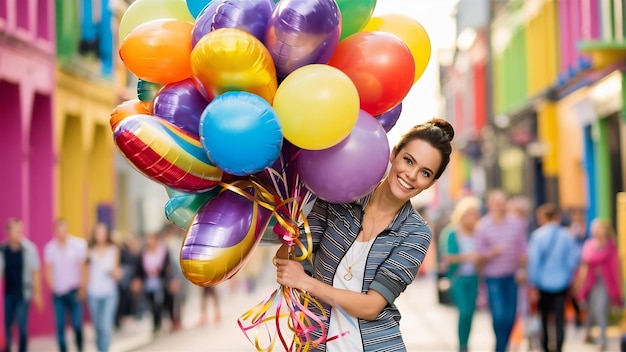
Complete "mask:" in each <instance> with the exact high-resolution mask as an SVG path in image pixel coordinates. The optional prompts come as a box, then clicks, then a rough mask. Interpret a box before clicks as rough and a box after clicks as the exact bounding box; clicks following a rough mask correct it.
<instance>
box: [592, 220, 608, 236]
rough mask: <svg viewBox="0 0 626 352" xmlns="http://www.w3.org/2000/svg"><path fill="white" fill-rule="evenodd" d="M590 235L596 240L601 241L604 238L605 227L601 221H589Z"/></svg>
mask: <svg viewBox="0 0 626 352" xmlns="http://www.w3.org/2000/svg"><path fill="white" fill-rule="evenodd" d="M591 237H593V238H595V239H596V240H598V241H602V240H604V239H605V238H606V229H605V228H604V226H602V224H601V223H599V222H597V221H594V222H592V223H591Z"/></svg>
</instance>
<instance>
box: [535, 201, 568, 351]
mask: <svg viewBox="0 0 626 352" xmlns="http://www.w3.org/2000/svg"><path fill="white" fill-rule="evenodd" d="M536 213H537V220H538V222H539V225H540V227H539V228H537V229H536V230H535V231H533V232H532V234H531V236H530V242H529V244H528V282H529V284H530V285H531V286H532V287H533V288H534V289H535V293H536V294H533V295H532V296H533V299H538V300H539V301H538V302H537V303H538V307H539V313H540V315H541V323H542V332H543V334H542V346H543V350H544V351H546V352H547V351H557V352H560V351H561V349H562V347H563V341H564V339H565V301H566V298H567V292H568V288H569V286H570V284H571V283H572V281H573V279H574V272H575V271H576V268H577V267H578V263H579V260H580V250H579V249H578V245H577V244H576V241H575V240H574V238H573V237H572V235H571V234H570V233H569V231H568V230H567V229H566V228H564V227H562V226H561V225H560V221H561V215H560V212H559V210H558V208H557V207H556V206H555V205H554V204H550V203H548V204H544V205H542V206H540V207H539V208H537V212H536ZM551 315H554V322H555V324H556V349H553V350H551V349H549V346H550V345H551V344H550V343H549V340H548V339H549V334H548V321H550V320H549V318H550V316H551Z"/></svg>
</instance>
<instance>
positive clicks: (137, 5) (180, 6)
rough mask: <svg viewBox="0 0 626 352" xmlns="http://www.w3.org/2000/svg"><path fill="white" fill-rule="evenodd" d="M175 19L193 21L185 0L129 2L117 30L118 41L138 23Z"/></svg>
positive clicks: (121, 40) (120, 41) (122, 39)
mask: <svg viewBox="0 0 626 352" xmlns="http://www.w3.org/2000/svg"><path fill="white" fill-rule="evenodd" d="M158 19H175V20H181V21H187V22H191V23H193V22H194V21H195V20H194V18H193V16H192V15H191V13H190V12H189V9H188V8H187V3H186V2H185V0H137V1H135V2H133V3H132V4H130V6H129V7H128V9H126V12H124V15H123V16H122V19H121V20H120V26H119V30H118V40H119V43H122V42H123V41H124V38H126V36H127V35H128V33H130V32H131V31H132V30H133V29H135V28H136V27H137V26H139V25H140V24H143V23H146V22H148V21H151V20H158Z"/></svg>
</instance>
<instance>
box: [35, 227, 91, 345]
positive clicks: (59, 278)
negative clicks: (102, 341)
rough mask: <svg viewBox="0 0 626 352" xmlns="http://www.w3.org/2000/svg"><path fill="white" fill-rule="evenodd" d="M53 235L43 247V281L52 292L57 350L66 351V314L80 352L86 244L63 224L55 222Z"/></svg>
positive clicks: (84, 290) (84, 291)
mask: <svg viewBox="0 0 626 352" xmlns="http://www.w3.org/2000/svg"><path fill="white" fill-rule="evenodd" d="M54 232H55V233H54V235H55V238H53V239H52V240H51V241H50V242H48V243H47V244H46V246H45V248H44V262H45V268H46V282H47V284H48V286H49V287H50V290H51V291H52V297H53V301H54V314H55V321H56V332H57V342H58V344H59V351H61V352H67V350H68V348H67V343H66V341H65V314H66V312H69V313H70V316H71V320H72V327H73V329H74V336H75V338H76V349H77V350H78V351H79V352H82V351H83V328H82V325H83V309H82V301H83V300H84V299H85V294H86V288H87V287H86V281H87V280H86V279H87V270H86V269H87V268H86V260H87V241H85V240H84V239H82V238H79V237H75V236H71V235H70V234H69V233H68V229H67V221H66V220H65V219H58V220H57V221H56V222H55V226H54Z"/></svg>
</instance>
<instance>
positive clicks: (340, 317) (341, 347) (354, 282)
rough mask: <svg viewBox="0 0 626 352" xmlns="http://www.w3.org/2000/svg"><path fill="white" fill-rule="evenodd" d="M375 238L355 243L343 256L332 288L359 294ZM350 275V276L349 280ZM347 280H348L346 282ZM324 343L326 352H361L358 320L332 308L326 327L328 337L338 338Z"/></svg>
mask: <svg viewBox="0 0 626 352" xmlns="http://www.w3.org/2000/svg"><path fill="white" fill-rule="evenodd" d="M375 239H376V237H374V238H372V239H371V240H369V241H368V242H359V241H355V242H354V244H352V246H350V249H348V252H346V255H344V256H343V258H342V259H341V262H339V266H338V267H337V271H336V272H335V277H334V278H333V287H336V288H340V289H344V290H350V291H354V292H359V293H360V292H361V290H362V289H363V277H364V276H365V264H366V262H367V256H368V254H369V252H370V249H371V248H372V244H373V243H374V240H375ZM350 275H351V276H352V277H351V278H350ZM347 279H349V280H347ZM341 334H343V335H344V336H340V337H337V338H336V339H334V340H332V341H330V342H327V343H326V351H329V352H332V351H342V352H343V351H363V341H362V340H361V329H360V328H359V320H358V319H357V318H355V317H351V316H349V315H348V314H347V313H346V312H345V311H340V310H338V309H335V308H332V309H331V312H330V324H329V327H328V337H329V338H331V337H333V336H339V335H341Z"/></svg>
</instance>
